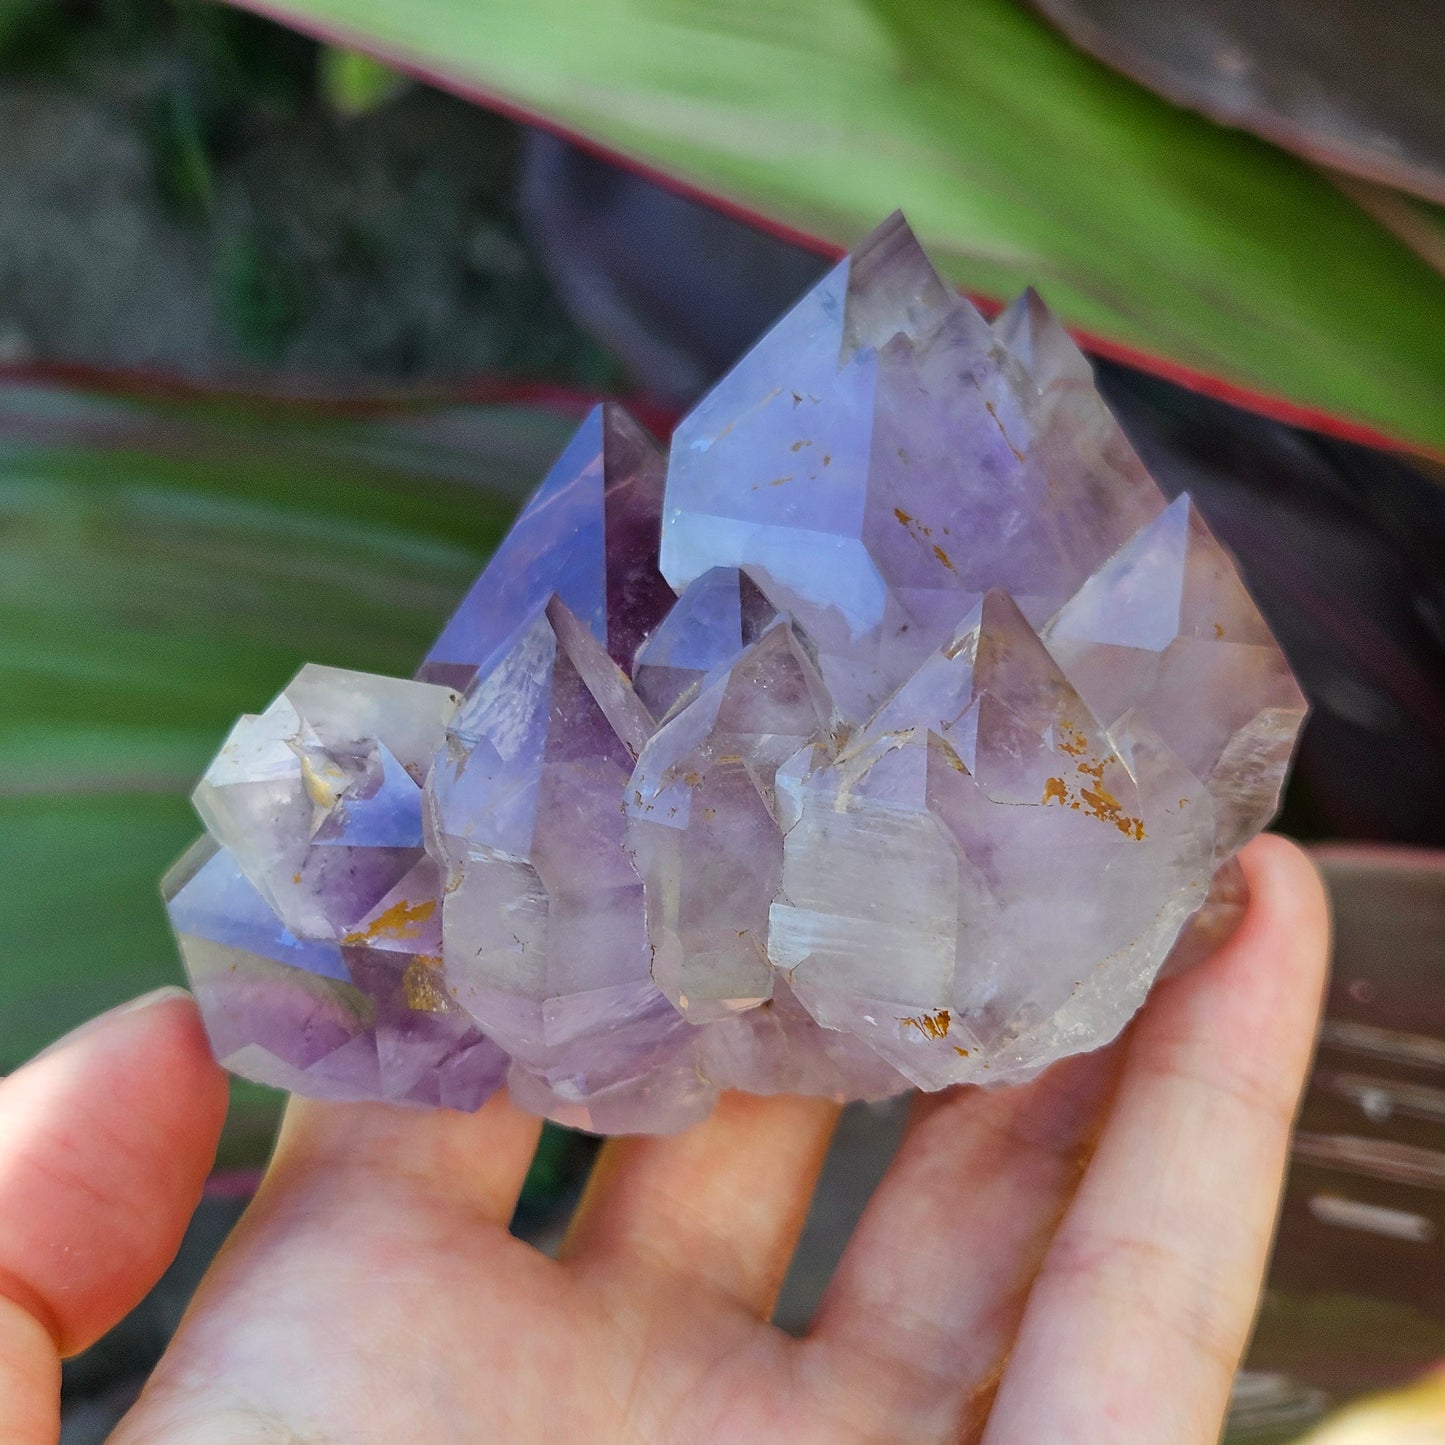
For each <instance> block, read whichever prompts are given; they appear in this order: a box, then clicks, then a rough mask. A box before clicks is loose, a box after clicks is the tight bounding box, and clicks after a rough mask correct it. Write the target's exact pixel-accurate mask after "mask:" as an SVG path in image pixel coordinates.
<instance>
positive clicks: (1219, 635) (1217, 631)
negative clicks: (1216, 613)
mask: <svg viewBox="0 0 1445 1445" xmlns="http://www.w3.org/2000/svg"><path fill="white" fill-rule="evenodd" d="M1223 637H1224V625H1223V623H1219V622H1216V623H1215V624H1214V640H1215V641H1216V642H1219V641H1221V640H1222V639H1223Z"/></svg>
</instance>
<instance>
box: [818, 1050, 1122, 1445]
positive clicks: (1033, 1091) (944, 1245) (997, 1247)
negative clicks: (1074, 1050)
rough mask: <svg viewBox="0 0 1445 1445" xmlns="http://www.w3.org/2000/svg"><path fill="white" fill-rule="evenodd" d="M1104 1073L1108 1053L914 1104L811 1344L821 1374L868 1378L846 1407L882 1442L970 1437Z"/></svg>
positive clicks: (1072, 1175)
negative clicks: (1015, 1083) (891, 1435)
mask: <svg viewBox="0 0 1445 1445" xmlns="http://www.w3.org/2000/svg"><path fill="white" fill-rule="evenodd" d="M1116 1063H1117V1054H1116V1053H1115V1051H1112V1050H1108V1051H1105V1052H1103V1053H1099V1054H1091V1055H1087V1056H1084V1057H1081V1058H1075V1059H1069V1060H1066V1061H1065V1062H1063V1063H1062V1064H1059V1065H1057V1066H1056V1067H1054V1068H1052V1069H1050V1070H1049V1071H1048V1072H1047V1073H1046V1074H1044V1075H1043V1076H1042V1077H1041V1078H1039V1079H1037V1080H1035V1081H1034V1082H1033V1083H1030V1084H1025V1085H1021V1086H1019V1087H1017V1088H1012V1089H1003V1090H998V1091H983V1090H979V1089H962V1090H951V1091H949V1092H947V1093H944V1094H938V1095H932V1096H927V1095H925V1096H922V1097H921V1098H920V1099H919V1101H918V1103H917V1105H916V1106H915V1109H914V1116H913V1118H912V1119H911V1120H910V1123H909V1127H908V1131H907V1133H906V1134H905V1135H904V1138H903V1142H902V1143H901V1145H900V1146H899V1150H898V1154H897V1156H896V1157H895V1158H894V1161H893V1163H892V1164H891V1165H890V1167H889V1169H888V1172H887V1174H886V1175H885V1176H884V1178H883V1180H882V1182H881V1183H880V1184H879V1186H878V1188H877V1190H876V1191H875V1192H874V1195H873V1198H872V1199H871V1200H870V1201H869V1204H868V1208H867V1209H866V1210H865V1212H864V1214H863V1218H862V1219H861V1220H860V1221H859V1224H858V1228H857V1230H856V1231H855V1232H854V1235H853V1238H852V1240H851V1241H850V1242H849V1244H848V1248H847V1249H846V1251H845V1252H844V1254H843V1258H842V1260H841V1261H840V1263H839V1266H838V1270H837V1272H836V1274H835V1275H834V1277H833V1282H832V1284H831V1286H830V1287H829V1290H828V1293H827V1295H826V1296H825V1297H824V1300H823V1303H822V1305H821V1306H820V1307H819V1311H818V1314H817V1316H816V1318H815V1320H814V1322H813V1328H812V1330H811V1332H810V1336H809V1343H808V1348H809V1349H810V1350H812V1351H815V1352H818V1353H820V1354H821V1356H822V1358H823V1360H826V1361H828V1362H829V1364H830V1366H831V1368H830V1369H829V1371H828V1373H829V1374H830V1375H834V1376H837V1375H842V1376H843V1377H844V1378H847V1377H848V1376H849V1375H850V1374H851V1375H852V1377H853V1378H856V1379H858V1380H859V1381H860V1382H866V1388H864V1389H863V1390H862V1392H861V1397H860V1400H859V1403H858V1406H857V1409H858V1410H859V1411H868V1412H872V1413H876V1415H877V1417H878V1423H879V1428H880V1430H881V1431H882V1433H884V1434H887V1433H888V1432H889V1430H893V1431H895V1432H897V1434H898V1436H899V1438H902V1437H904V1436H906V1437H907V1438H909V1439H918V1440H931V1439H950V1440H953V1439H972V1438H974V1435H975V1433H976V1429H977V1427H978V1425H979V1423H980V1422H981V1421H982V1419H983V1418H984V1416H985V1415H986V1414H987V1411H988V1406H989V1402H990V1396H991V1393H992V1390H993V1387H994V1384H995V1383H996V1380H997V1376H998V1373H999V1370H1000V1368H1001V1366H1002V1361H1003V1358H1004V1355H1005V1353H1006V1352H1007V1350H1008V1347H1009V1345H1010V1343H1011V1342H1012V1340H1013V1337H1014V1333H1015V1331H1016V1329H1017V1327H1018V1321H1019V1317H1020V1316H1021V1315H1022V1313H1023V1308H1024V1301H1025V1298H1026V1296H1027V1292H1028V1288H1029V1285H1030V1284H1031V1283H1032V1280H1033V1276H1034V1274H1035V1272H1036V1271H1037V1269H1038V1266H1039V1262H1040V1260H1041V1259H1042V1258H1043V1254H1044V1250H1045V1248H1046V1247H1047V1245H1048V1242H1049V1239H1050V1238H1051V1237H1052V1234H1053V1231H1054V1228H1055V1226H1056V1225H1057V1224H1058V1220H1059V1217H1060V1215H1061V1214H1062V1213H1063V1210H1064V1207H1065V1206H1066V1204H1067V1203H1068V1200H1069V1199H1070V1197H1071V1196H1072V1194H1073V1191H1074V1188H1075V1186H1076V1185H1077V1183H1078V1180H1079V1176H1080V1173H1081V1171H1082V1166H1083V1162H1084V1159H1085V1158H1086V1156H1087V1154H1088V1151H1089V1149H1090V1147H1091V1144H1092V1140H1093V1135H1094V1130H1095V1126H1096V1122H1097V1119H1098V1116H1099V1113H1100V1111H1101V1109H1102V1108H1103V1106H1104V1104H1105V1102H1106V1100H1107V1098H1108V1095H1109V1091H1110V1089H1111V1087H1112V1084H1113V1080H1114V1075H1115V1072H1116V1067H1115V1066H1116ZM850 1357H851V1358H853V1359H854V1360H855V1361H856V1362H857V1363H858V1365H859V1366H861V1368H858V1369H855V1370H853V1371H851V1372H850V1371H848V1369H847V1361H848V1359H849V1358H850Z"/></svg>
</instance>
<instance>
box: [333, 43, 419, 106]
mask: <svg viewBox="0 0 1445 1445" xmlns="http://www.w3.org/2000/svg"><path fill="white" fill-rule="evenodd" d="M317 80H318V83H319V85H320V87H321V94H322V95H323V96H324V97H325V99H326V101H327V103H328V104H329V105H330V106H331V108H332V109H333V110H334V111H336V112H337V113H338V114H340V115H346V116H353V115H365V114H366V113H367V112H368V111H372V110H376V109H377V108H378V107H379V106H383V105H385V104H386V102H387V101H389V100H391V99H392V98H393V97H394V96H395V95H396V94H397V93H398V92H399V91H401V90H402V89H403V88H404V87H405V86H406V84H407V78H406V76H404V75H398V74H397V73H396V71H394V70H392V69H391V68H390V67H389V66H386V65H383V64H382V63H381V62H380V61H379V60H375V59H373V58H372V57H371V56H370V55H366V54H364V53H363V52H361V51H359V50H344V49H342V48H341V47H340V46H338V45H328V46H327V47H326V48H325V49H324V50H322V52H321V68H320V73H319V75H318V77H317Z"/></svg>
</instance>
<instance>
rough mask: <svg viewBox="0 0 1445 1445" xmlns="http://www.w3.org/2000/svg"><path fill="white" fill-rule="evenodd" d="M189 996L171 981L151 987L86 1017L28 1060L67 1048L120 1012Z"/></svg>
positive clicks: (109, 1022) (97, 1031) (108, 1021)
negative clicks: (158, 986)
mask: <svg viewBox="0 0 1445 1445" xmlns="http://www.w3.org/2000/svg"><path fill="white" fill-rule="evenodd" d="M177 998H190V994H189V993H187V991H186V990H185V989H183V988H179V987H178V986H177V985H175V984H173V983H168V984H167V985H166V986H165V987H164V988H157V989H152V990H151V992H150V993H143V994H141V996H140V997H139V998H133V999H130V1000H128V1001H127V1002H126V1003H120V1004H117V1005H116V1006H115V1007H114V1008H112V1009H107V1010H106V1011H105V1012H104V1013H103V1014H97V1015H96V1016H95V1017H94V1018H93V1019H86V1021H85V1022H84V1023H83V1024H78V1025H77V1026H76V1027H75V1028H73V1029H71V1031H70V1032H69V1033H68V1034H61V1036H60V1037H59V1038H58V1039H56V1040H55V1042H54V1043H53V1044H47V1045H46V1046H45V1047H44V1048H43V1049H41V1051H40V1052H39V1053H38V1054H36V1055H35V1058H33V1059H31V1060H30V1062H31V1063H32V1064H33V1063H35V1062H36V1060H37V1059H43V1058H44V1057H45V1056H46V1055H47V1054H55V1053H59V1052H60V1050H61V1049H64V1048H69V1047H70V1045H71V1044H73V1043H75V1042H76V1041H77V1040H78V1039H83V1038H84V1037H85V1036H86V1035H87V1034H93V1033H99V1032H100V1030H101V1029H103V1028H106V1027H108V1026H109V1025H110V1024H111V1023H112V1022H114V1020H116V1019H118V1018H120V1017H121V1015H122V1014H133V1013H139V1012H140V1011H141V1010H142V1009H146V1008H152V1007H154V1006H155V1005H156V1004H158V1003H169V1002H170V1001H171V1000H172V999H177Z"/></svg>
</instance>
